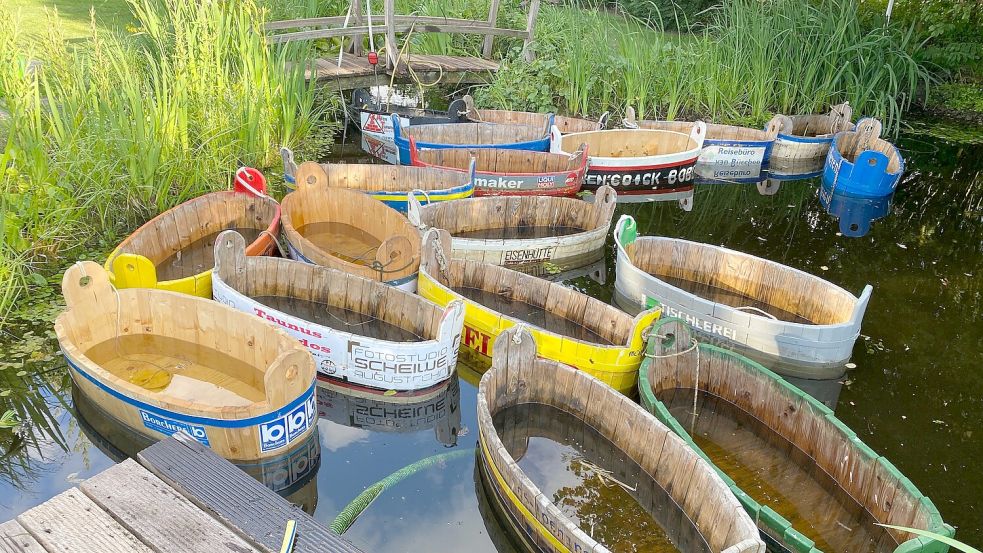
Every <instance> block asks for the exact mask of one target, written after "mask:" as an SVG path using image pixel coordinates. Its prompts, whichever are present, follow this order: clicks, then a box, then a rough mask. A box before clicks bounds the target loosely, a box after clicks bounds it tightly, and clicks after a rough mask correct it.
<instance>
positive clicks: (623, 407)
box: [478, 326, 765, 553]
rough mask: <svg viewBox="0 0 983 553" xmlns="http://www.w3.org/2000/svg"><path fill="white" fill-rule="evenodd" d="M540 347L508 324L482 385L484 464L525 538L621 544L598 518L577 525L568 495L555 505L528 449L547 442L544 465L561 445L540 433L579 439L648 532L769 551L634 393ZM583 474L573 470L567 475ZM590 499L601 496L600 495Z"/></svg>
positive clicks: (544, 544) (604, 546) (586, 463)
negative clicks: (541, 353)
mask: <svg viewBox="0 0 983 553" xmlns="http://www.w3.org/2000/svg"><path fill="white" fill-rule="evenodd" d="M537 349H538V348H537V344H536V343H535V342H534V340H533V336H532V334H530V333H529V332H528V331H527V330H525V329H524V327H522V326H518V327H513V328H510V329H508V330H507V331H505V332H504V333H503V334H502V335H501V336H499V337H498V338H497V339H496V340H495V356H494V359H493V361H492V368H491V370H489V371H488V372H486V373H485V375H484V376H483V377H482V378H481V383H480V385H479V387H478V444H479V451H480V452H479V457H480V463H479V464H480V465H481V467H482V470H483V471H484V473H485V476H486V477H487V481H488V482H489V483H490V487H491V489H492V496H493V497H494V498H495V503H496V504H497V505H499V506H501V507H502V508H503V510H504V511H505V513H504V514H505V516H506V519H507V520H508V521H509V522H510V524H509V526H511V527H512V528H516V529H518V530H520V532H521V533H522V534H521V537H522V539H523V540H528V541H530V542H532V543H533V544H535V545H536V548H537V549H540V550H543V551H566V552H573V551H594V552H599V553H600V552H608V551H609V549H608V547H611V546H613V545H614V543H612V541H609V540H612V538H613V537H612V536H611V535H610V532H600V533H599V534H600V535H599V536H598V537H597V538H596V539H595V538H594V537H593V536H594V535H595V533H594V531H593V530H594V526H593V525H591V526H590V527H586V528H581V527H580V526H578V524H577V523H576V522H575V519H572V518H571V517H570V516H569V515H568V514H566V513H565V511H567V510H568V509H569V508H570V504H569V503H567V502H564V506H563V507H561V506H558V505H557V504H556V503H554V501H557V499H556V498H555V496H554V494H553V493H552V490H549V489H546V488H543V487H542V486H543V485H544V484H545V485H548V483H547V482H546V481H545V480H543V479H541V478H538V477H537V475H536V474H535V473H527V472H526V471H525V470H523V465H526V463H523V460H524V457H526V455H527V452H529V450H531V449H533V448H537V451H539V452H540V454H539V456H538V457H536V459H535V461H531V462H535V463H536V465H535V466H536V467H537V468H541V467H542V465H543V464H545V463H546V462H547V456H548V453H547V452H554V451H555V449H557V448H556V447H555V446H554V447H549V446H546V445H542V446H540V442H547V443H550V444H557V445H559V444H566V443H568V442H569V443H570V445H566V446H565V447H564V449H563V450H561V451H566V448H574V449H575V450H576V455H577V459H576V460H575V461H573V462H575V463H576V466H578V467H580V468H581V470H582V471H583V472H587V473H592V474H591V478H590V479H591V480H594V476H596V477H597V479H598V480H600V481H601V483H600V484H599V487H600V488H602V489H603V488H604V487H605V486H615V487H620V488H621V489H623V490H624V491H625V492H626V493H627V494H628V495H629V496H630V498H631V499H634V500H635V501H636V502H637V505H633V506H631V507H634V508H635V509H637V510H638V511H641V514H642V516H640V517H638V518H635V517H632V518H631V519H630V520H631V521H632V523H633V524H647V525H649V526H648V528H647V529H646V530H644V531H643V532H644V533H652V532H658V533H662V534H664V541H667V542H669V543H672V544H674V545H675V546H676V547H677V548H678V550H679V551H700V552H711V551H715V552H724V553H738V552H741V553H764V551H765V544H764V542H763V541H762V540H761V538H760V537H759V535H758V530H757V528H756V527H755V524H754V522H753V521H752V520H751V518H750V517H749V516H748V515H747V514H746V513H745V512H744V510H743V509H742V508H741V504H740V503H739V502H738V500H737V498H736V497H735V496H734V494H732V493H731V492H730V490H729V489H728V484H727V482H726V481H725V480H724V479H722V478H721V477H720V476H719V475H718V474H717V473H716V472H715V471H714V468H713V466H712V465H711V464H710V463H708V462H707V461H706V460H705V459H702V458H700V456H699V455H698V454H697V453H696V452H695V451H694V450H693V449H692V448H691V447H690V446H689V445H687V444H686V442H684V441H683V440H682V439H680V438H679V436H677V435H675V434H674V433H673V432H672V430H670V429H669V428H668V426H667V425H666V424H665V423H664V422H660V421H659V420H657V419H656V418H655V417H653V416H651V415H649V414H648V413H646V412H645V410H644V409H642V408H641V407H640V406H638V405H637V404H636V403H635V402H634V401H633V400H631V399H630V398H628V397H625V396H623V395H621V394H618V393H617V392H615V391H614V390H613V389H611V388H610V387H609V386H607V385H605V384H604V383H603V382H601V381H599V380H597V379H595V378H593V377H591V376H590V375H588V374H586V373H584V372H582V371H577V370H574V369H572V368H571V367H568V366H566V365H564V364H562V363H558V362H556V361H551V360H546V359H541V358H537V355H536V354H537ZM615 452H616V453H615ZM528 454H529V455H533V453H531V452H529V453H528ZM554 455H555V454H554ZM622 456H623V458H624V459H623V460H620V458H622ZM619 460H620V462H619ZM564 464H566V463H565V462H564ZM610 467H617V468H610ZM538 472H542V470H539V471H538ZM603 475H610V478H611V480H610V481H607V482H605V481H604V476H603ZM568 477H569V478H568ZM577 481H578V480H577V475H574V474H569V475H566V476H565V479H564V481H563V482H564V483H567V482H577ZM586 481H587V479H586V478H585V483H586ZM574 485H575V484H574ZM585 485H586V484H585ZM566 489H568V490H569V489H578V488H566ZM551 497H553V498H554V499H552V500H551V499H550V498H551ZM607 497H610V495H608V496H607ZM568 499H569V500H571V501H572V500H573V498H571V497H569V496H568ZM626 499H628V498H626ZM587 501H592V502H593V503H594V504H595V505H596V504H597V499H596V498H595V497H592V498H591V499H588V500H587ZM628 501H630V499H628ZM612 508H614V507H612ZM617 508H618V509H619V510H620V509H622V508H625V509H626V510H627V509H628V508H629V506H628V505H625V504H623V503H619V504H618V505H617ZM596 509H597V507H592V511H591V512H592V513H593V512H594V511H595V510H596ZM568 512H569V511H568ZM646 515H647V516H646ZM597 518H602V519H603V518H604V517H603V516H601V517H597ZM605 542H606V543H605ZM622 545H623V544H622Z"/></svg>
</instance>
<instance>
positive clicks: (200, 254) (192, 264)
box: [157, 227, 264, 281]
mask: <svg viewBox="0 0 983 553" xmlns="http://www.w3.org/2000/svg"><path fill="white" fill-rule="evenodd" d="M230 228H231V230H234V231H236V232H238V233H239V234H241V235H242V237H243V238H245V239H246V244H247V245H248V244H252V243H253V242H254V241H256V239H257V238H259V237H260V234H261V233H262V232H263V230H264V229H256V228H244V227H230ZM224 230H229V229H222V230H220V231H217V232H213V233H211V234H208V235H205V236H202V237H201V238H199V239H197V240H195V241H194V242H192V243H191V244H188V245H187V246H185V247H184V248H181V249H180V250H178V251H176V252H174V253H173V254H171V255H169V256H168V257H166V258H165V259H164V260H163V261H161V262H160V263H158V264H157V280H158V281H167V280H178V279H182V278H187V277H191V276H195V275H197V274H199V273H202V272H204V271H208V270H210V269H211V268H212V267H213V266H215V240H216V239H217V238H218V235H219V233H221V232H222V231H224Z"/></svg>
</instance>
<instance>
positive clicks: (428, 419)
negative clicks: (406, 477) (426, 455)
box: [317, 377, 461, 447]
mask: <svg viewBox="0 0 983 553" xmlns="http://www.w3.org/2000/svg"><path fill="white" fill-rule="evenodd" d="M317 412H318V415H319V416H320V417H321V418H323V419H327V420H330V421H331V422H334V423H336V424H341V425H344V426H349V427H351V428H364V429H366V430H371V431H374V432H392V433H407V432H422V431H425V430H429V429H431V428H432V429H433V431H434V437H435V438H436V439H437V441H438V442H440V443H441V444H443V445H444V446H446V447H452V446H455V445H457V436H458V434H459V433H460V431H461V384H460V383H459V382H458V380H457V378H456V377H452V378H450V379H449V380H446V381H444V383H443V384H441V385H440V386H438V387H437V388H435V389H432V390H430V391H428V392H427V393H423V394H417V395H414V396H385V395H379V394H366V393H364V392H360V391H359V390H356V389H353V388H351V387H348V386H343V385H338V384H336V383H334V382H321V383H319V385H318V387H317Z"/></svg>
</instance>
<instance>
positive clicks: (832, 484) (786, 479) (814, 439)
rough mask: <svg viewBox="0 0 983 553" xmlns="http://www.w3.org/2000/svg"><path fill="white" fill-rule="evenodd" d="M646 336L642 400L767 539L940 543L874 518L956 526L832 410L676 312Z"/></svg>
mask: <svg viewBox="0 0 983 553" xmlns="http://www.w3.org/2000/svg"><path fill="white" fill-rule="evenodd" d="M651 335H652V338H651V339H650V342H649V347H648V349H647V350H646V354H645V356H646V359H645V361H644V362H643V363H642V370H641V374H640V376H639V383H638V386H639V392H640V395H641V399H642V405H644V406H645V408H646V409H647V410H648V411H649V412H651V413H652V414H654V415H655V416H656V418H658V419H659V420H660V421H661V422H663V423H664V424H666V425H668V426H669V427H670V428H672V429H673V431H674V432H675V433H676V434H678V435H679V436H680V437H682V438H683V439H684V440H685V441H686V442H687V443H688V444H689V445H690V447H691V448H693V449H694V450H695V451H697V452H698V453H699V454H700V455H701V456H702V457H703V458H704V459H706V460H708V461H710V462H712V463H714V462H715V463H716V467H718V468H717V470H718V472H719V473H720V475H721V477H722V478H723V479H724V481H726V482H727V483H728V484H729V485H730V487H731V490H732V491H733V492H734V494H735V495H736V496H737V498H738V499H739V500H740V502H741V503H742V504H743V505H744V508H745V509H746V510H747V512H748V514H749V515H750V516H751V518H752V519H753V520H755V521H756V522H757V524H758V527H759V528H760V530H761V532H762V535H763V537H765V539H766V541H767V542H768V543H769V546H770V547H773V548H774V549H775V550H779V551H791V552H794V553H820V552H821V551H824V550H825V551H834V550H835V551H865V552H878V553H881V552H897V553H901V552H905V553H912V552H917V553H935V552H944V551H946V550H947V549H948V548H947V547H945V546H944V545H942V544H941V543H939V542H936V541H934V540H930V539H928V538H918V537H916V536H914V535H912V534H909V533H907V532H899V531H895V530H888V529H885V528H882V527H879V526H876V525H875V524H876V523H883V524H892V525H897V526H905V527H908V528H920V529H925V530H929V531H932V532H935V533H938V534H942V535H945V536H949V537H951V536H952V535H953V534H954V530H953V528H952V527H951V526H949V525H947V524H945V523H944V522H943V521H942V517H941V515H940V514H939V511H938V509H936V507H935V505H934V504H933V503H932V501H931V500H930V499H929V498H927V497H925V496H924V495H923V494H922V493H921V492H919V491H918V489H917V488H916V487H915V485H914V484H912V482H911V480H909V479H908V478H906V477H905V476H904V475H903V474H901V472H899V471H898V469H897V468H895V467H894V465H892V464H891V463H890V462H889V461H888V460H887V459H886V458H884V457H882V456H880V455H878V454H877V453H876V452H874V451H873V450H872V449H870V448H869V447H867V446H866V445H865V444H864V443H863V442H862V441H861V440H860V438H858V437H857V435H856V434H855V433H854V432H853V431H852V430H850V429H849V428H848V427H847V426H846V425H845V424H843V423H842V422H841V421H839V420H838V419H837V418H836V417H835V416H834V415H833V411H832V410H831V409H829V408H828V407H826V406H824V405H823V404H821V403H820V402H818V401H817V400H815V399H813V398H812V396H810V395H809V394H807V393H805V392H803V391H801V390H799V389H798V388H796V387H795V386H793V385H791V384H789V383H788V382H786V381H785V380H783V379H782V378H781V377H779V376H778V375H776V374H775V373H773V372H771V371H769V370H768V369H766V368H764V367H762V366H761V365H759V364H757V363H755V362H753V361H751V360H750V359H747V358H745V357H742V356H740V355H738V354H737V353H734V352H732V351H729V350H726V349H723V348H719V347H716V346H713V345H710V344H704V343H697V342H696V339H695V334H693V333H692V331H691V329H690V328H689V326H688V325H687V323H686V322H685V321H683V320H680V319H675V318H669V319H663V320H661V321H659V322H658V323H657V324H656V326H655V328H654V330H653V331H652V333H651ZM694 391H696V394H694ZM694 407H695V413H694ZM694 440H695V441H694ZM762 467H767V469H765V468H762ZM780 513H784V514H780ZM789 518H791V519H792V520H789Z"/></svg>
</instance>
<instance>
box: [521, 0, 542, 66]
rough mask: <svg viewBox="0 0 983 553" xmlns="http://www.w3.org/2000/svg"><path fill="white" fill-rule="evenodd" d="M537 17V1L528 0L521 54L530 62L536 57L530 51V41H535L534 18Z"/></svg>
mask: <svg viewBox="0 0 983 553" xmlns="http://www.w3.org/2000/svg"><path fill="white" fill-rule="evenodd" d="M537 17H539V0H529V18H528V19H527V20H526V41H525V43H524V44H523V45H522V53H523V55H525V57H526V61H532V60H533V59H535V57H536V55H535V54H534V53H533V51H532V41H533V40H535V39H536V18H537Z"/></svg>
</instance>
